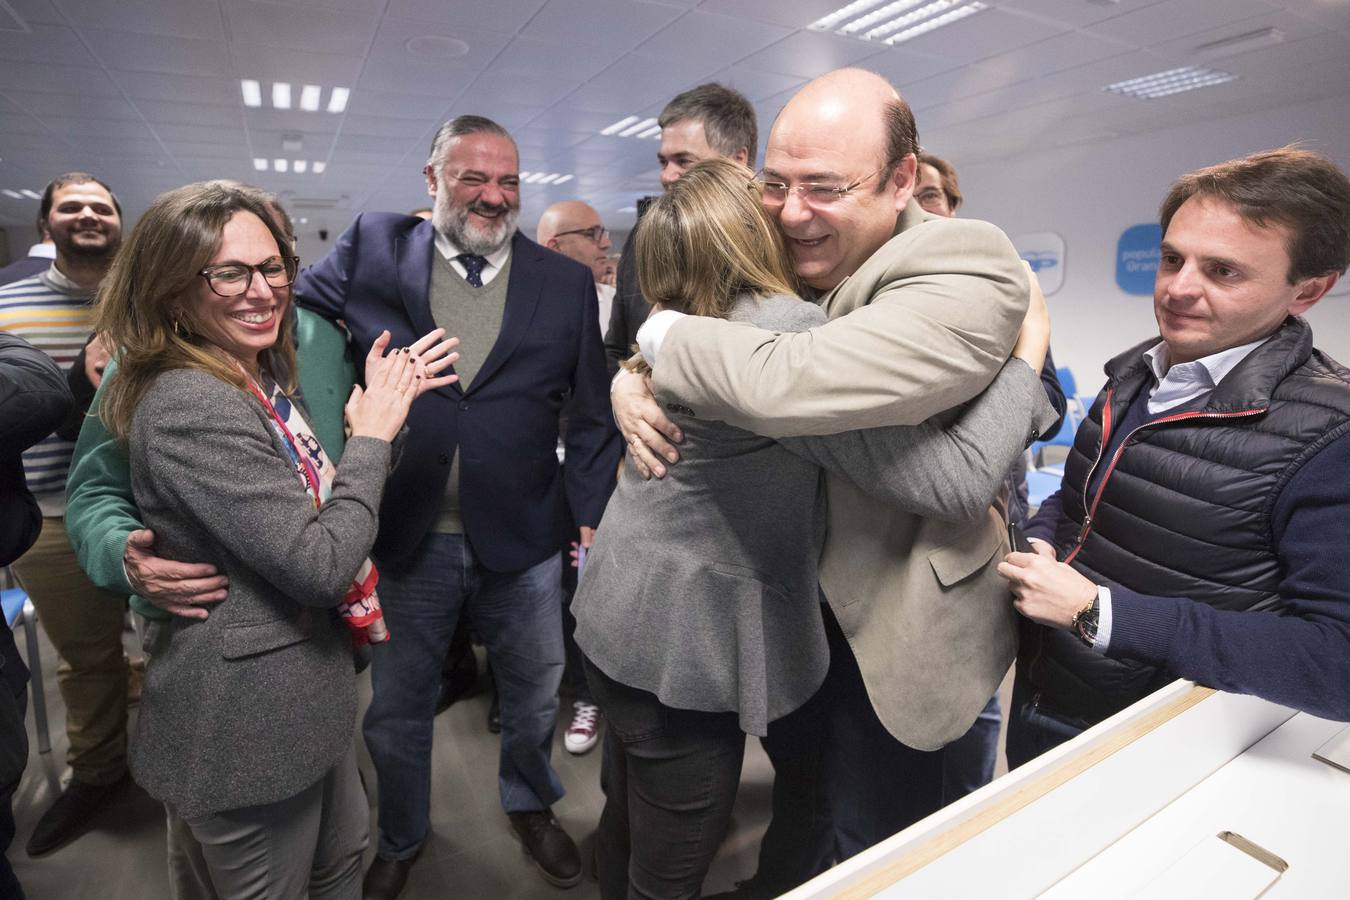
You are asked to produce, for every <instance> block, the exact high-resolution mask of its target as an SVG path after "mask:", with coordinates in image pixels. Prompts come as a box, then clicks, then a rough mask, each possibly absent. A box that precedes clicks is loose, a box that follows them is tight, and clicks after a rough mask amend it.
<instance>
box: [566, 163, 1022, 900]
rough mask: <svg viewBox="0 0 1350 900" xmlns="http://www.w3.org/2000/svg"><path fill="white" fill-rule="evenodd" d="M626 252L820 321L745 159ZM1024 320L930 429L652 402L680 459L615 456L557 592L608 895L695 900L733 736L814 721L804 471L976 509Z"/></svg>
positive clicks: (770, 308)
mask: <svg viewBox="0 0 1350 900" xmlns="http://www.w3.org/2000/svg"><path fill="white" fill-rule="evenodd" d="M635 252H636V254H637V269H638V277H639V281H640V283H641V286H642V293H643V295H644V296H645V297H646V298H647V299H648V300H649V301H651V302H653V303H654V304H659V305H661V306H663V307H665V308H670V309H676V310H679V311H681V312H685V313H690V314H694V315H705V316H719V317H722V318H726V319H731V320H736V321H745V322H749V323H752V324H754V325H756V326H757V327H759V328H766V329H772V330H777V331H804V330H807V329H809V328H812V327H814V326H816V325H820V324H824V322H825V314H824V312H823V311H822V310H821V309H820V308H819V307H818V306H816V305H815V304H812V303H807V302H805V301H803V300H801V299H799V298H798V297H797V296H795V294H794V287H795V285H794V281H793V278H792V275H791V274H790V273H791V268H790V266H789V263H788V260H787V255H786V253H785V252H784V247H783V243H782V238H781V237H780V236H779V233H778V230H777V229H776V228H775V227H774V225H773V223H772V222H771V221H770V219H769V217H768V216H767V214H766V213H765V212H764V211H763V209H762V207H761V206H760V201H759V196H758V193H757V187H756V185H755V183H754V182H753V181H752V180H751V176H750V172H749V171H748V170H746V169H744V168H742V167H740V166H738V165H736V164H734V163H732V162H729V161H726V160H710V161H706V162H702V163H699V164H698V165H697V166H695V167H694V168H692V169H690V170H689V172H687V173H686V174H685V175H684V177H682V178H681V179H680V180H679V181H678V182H676V183H674V184H673V185H671V186H670V188H669V190H668V191H667V192H666V193H665V194H664V195H663V196H662V197H661V198H660V199H659V200H657V201H656V202H655V203H654V204H653V205H652V207H651V209H650V210H648V212H647V214H646V215H645V216H644V217H643V219H642V222H641V224H640V226H639V230H638V233H637V235H636V238H635ZM1028 321H1029V324H1028V325H1027V326H1024V333H1023V336H1022V339H1021V340H1020V341H1019V343H1018V347H1017V349H1016V350H1015V352H1014V355H1015V356H1016V357H1018V359H1017V360H1013V361H1010V362H1009V363H1008V364H1007V365H1006V366H1005V367H1004V370H1003V372H1002V373H1001V374H1000V375H999V376H998V378H997V379H996V380H995V381H994V383H993V384H992V385H991V386H990V388H989V389H988V390H987V391H985V393H984V394H983V395H981V397H980V398H979V399H977V400H976V401H975V402H974V403H973V404H972V405H971V406H970V407H969V408H968V409H967V410H965V411H964V413H963V414H962V415H961V417H960V418H959V419H958V420H956V421H955V422H954V423H952V424H951V425H949V426H947V427H945V428H944V427H942V426H941V425H940V424H930V423H924V424H922V425H919V426H915V427H907V428H885V429H870V430H867V431H860V432H850V433H848V434H842V435H831V436H827V437H821V438H800V439H792V440H790V441H782V442H777V441H774V440H771V439H769V438H764V437H760V436H758V435H755V434H751V433H750V432H748V431H743V430H741V429H738V428H735V427H732V426H730V425H727V424H724V423H720V422H711V421H704V420H701V419H698V418H695V417H694V416H693V415H692V414H691V411H690V410H684V409H681V408H679V407H675V406H667V407H666V408H667V410H669V411H670V412H671V414H672V416H673V417H674V418H675V419H676V421H677V422H678V424H679V426H680V428H681V429H682V431H683V432H684V436H685V440H684V443H683V444H682V445H681V448H680V455H681V461H680V464H679V465H677V466H673V467H671V469H670V472H669V474H668V475H667V476H666V477H665V478H664V479H661V480H651V481H644V480H643V479H642V478H641V477H640V475H639V474H638V472H637V470H636V469H635V468H634V467H633V465H632V463H631V461H630V462H627V463H625V465H626V467H627V471H625V472H624V475H623V477H622V478H621V479H620V480H619V485H618V488H617V489H616V491H615V493H614V495H613V497H612V498H611V500H610V503H609V506H608V507H607V508H606V511H605V517H604V519H603V521H602V522H601V523H600V527H599V530H598V531H597V534H596V538H595V544H594V546H593V547H592V548H591V551H590V554H589V558H588V561H587V563H586V566H585V570H584V572H583V574H582V579H581V583H580V586H579V588H578V591H577V597H576V600H575V601H574V611H575V614H576V617H577V622H578V625H577V632H576V637H577V643H578V644H579V645H580V647H581V649H582V650H583V651H584V653H585V654H586V657H587V663H588V665H587V679H588V683H589V684H590V686H591V689H592V691H593V692H594V694H595V697H596V700H597V701H598V703H599V704H600V706H601V707H602V709H603V710H604V712H605V715H606V718H607V719H608V721H609V730H608V734H607V737H606V740H607V741H608V745H609V746H608V748H607V749H608V752H609V755H610V761H611V768H610V772H609V781H608V784H607V788H608V799H607V802H606V805H605V810H604V813H603V816H602V818H601V823H600V831H599V848H598V850H599V869H600V886H601V893H602V895H603V896H604V897H606V898H619V897H624V896H629V897H643V898H647V897H697V896H699V892H700V888H701V885H702V882H703V877H704V875H705V874H706V873H707V870H708V866H709V864H710V863H711V861H712V859H713V856H714V854H715V853H716V851H717V847H718V845H719V843H720V842H721V840H722V837H723V834H724V832H725V830H726V826H727V823H728V821H729V819H730V815H731V808H732V804H733V801H734V800H735V796H736V789H737V786H738V783H739V780H740V772H741V762H742V757H743V754H744V747H745V735H746V734H754V735H758V736H760V737H762V738H764V739H765V746H766V748H768V749H769V750H770V756H771V758H772V759H775V760H777V758H776V757H775V754H774V746H775V741H777V742H778V744H779V745H783V744H789V745H790V744H791V743H792V741H793V733H794V729H801V728H809V727H811V719H810V717H809V716H804V715H803V712H804V711H805V710H806V709H807V708H808V707H809V706H810V703H809V701H810V699H811V697H812V695H813V694H815V693H816V691H817V689H818V688H819V687H820V685H821V683H822V681H823V680H824V678H825V677H826V672H827V669H828V668H829V652H828V648H827V644H826V634H825V626H824V620H823V618H822V614H821V607H820V599H819V596H818V589H817V573H816V567H817V560H818V557H819V555H820V549H821V544H822V540H823V536H824V530H825V496H824V491H823V485H822V483H823V478H822V474H821V473H822V469H821V467H822V466H825V467H828V468H830V469H831V470H834V471H838V472H840V473H841V474H844V475H845V476H846V477H849V478H850V479H852V480H853V481H855V483H857V484H858V485H859V486H860V487H863V488H864V489H866V490H868V491H869V492H873V493H876V494H879V495H880V496H883V497H885V498H886V499H888V500H890V501H891V502H894V503H896V504H898V505H900V506H903V507H905V508H907V509H910V510H913V511H915V512H918V513H920V514H922V515H926V516H932V517H935V518H942V519H962V518H965V517H974V516H977V515H982V514H985V513H986V512H987V510H988V507H989V504H990V502H991V500H992V499H993V497H994V495H995V494H996V492H997V491H998V488H999V485H1000V484H1001V482H1002V478H1003V475H1004V473H1005V472H1006V471H1007V467H1008V466H1009V465H1010V464H1011V462H1012V460H1013V458H1014V457H1015V456H1016V455H1017V454H1018V453H1020V452H1022V438H1023V436H1024V432H1023V431H1021V430H1020V429H1018V428H1010V427H1008V425H1007V423H1008V422H1009V421H1018V420H1019V419H1021V418H1023V417H1024V418H1025V419H1026V420H1028V421H1029V420H1030V419H1031V417H1032V413H1033V411H1038V410H1040V409H1041V407H1042V406H1047V407H1048V404H1046V401H1045V395H1044V392H1043V391H1042V390H1041V388H1040V383H1039V379H1038V377H1037V374H1036V372H1037V371H1038V367H1039V365H1040V362H1041V361H1042V360H1043V359H1044V357H1045V347H1046V343H1047V342H1048V340H1049V328H1048V324H1047V323H1044V322H1042V321H1041V320H1039V319H1038V320H1037V324H1035V325H1032V324H1030V323H1031V320H1030V319H1029V320H1028ZM1024 362H1025V363H1026V364H1024ZM630 365H633V366H634V367H637V368H641V365H642V364H641V362H640V360H637V359H636V358H635V360H634V361H633V362H631V363H630ZM821 775H822V777H821V778H819V779H817V781H820V782H823V781H824V778H823V775H824V773H821ZM801 799H802V800H804V801H806V802H804V803H803V808H808V809H809V808H812V807H813V804H812V803H811V802H810V800H811V798H801ZM815 808H819V807H818V806H816V807H815ZM780 812H783V810H779V809H777V808H776V809H775V814H776V815H777V814H778V813H780ZM804 824H806V825H807V826H809V825H810V823H804Z"/></svg>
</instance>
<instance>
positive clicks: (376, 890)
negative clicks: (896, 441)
mask: <svg viewBox="0 0 1350 900" xmlns="http://www.w3.org/2000/svg"><path fill="white" fill-rule="evenodd" d="M415 862H417V857H416V856H412V857H409V858H408V859H382V858H380V857H378V856H377V857H375V861H374V862H372V863H371V864H370V868H369V869H366V877H365V880H363V881H362V882H361V900H394V898H395V897H397V896H398V895H399V894H401V893H403V886H404V885H405V884H407V883H408V873H409V872H410V871H412V867H413V863H415Z"/></svg>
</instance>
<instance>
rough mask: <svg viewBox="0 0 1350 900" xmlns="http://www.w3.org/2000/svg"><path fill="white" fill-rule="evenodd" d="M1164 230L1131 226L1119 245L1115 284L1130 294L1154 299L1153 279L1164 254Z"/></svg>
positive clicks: (1155, 227) (1154, 226)
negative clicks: (1162, 247) (1162, 245)
mask: <svg viewBox="0 0 1350 900" xmlns="http://www.w3.org/2000/svg"><path fill="white" fill-rule="evenodd" d="M1161 243H1162V226H1161V225H1158V224H1156V223H1154V224H1149V225H1131V226H1130V227H1129V228H1126V229H1125V230H1124V231H1123V232H1121V235H1120V240H1119V241H1118V242H1117V243H1116V284H1117V285H1119V286H1120V289H1121V290H1122V291H1124V292H1125V293H1127V294H1138V295H1140V296H1147V297H1152V296H1153V276H1154V275H1155V274H1156V273H1157V271H1158V263H1159V261H1161V259H1162V252H1161V251H1160V250H1159V249H1158V245H1159V244H1161Z"/></svg>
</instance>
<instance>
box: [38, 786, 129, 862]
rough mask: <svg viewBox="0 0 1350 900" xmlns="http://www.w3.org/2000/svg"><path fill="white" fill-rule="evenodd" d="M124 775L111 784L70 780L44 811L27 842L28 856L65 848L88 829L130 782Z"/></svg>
mask: <svg viewBox="0 0 1350 900" xmlns="http://www.w3.org/2000/svg"><path fill="white" fill-rule="evenodd" d="M130 780H131V779H130V777H129V776H127V775H123V776H122V777H121V778H119V779H117V780H116V781H114V782H112V783H111V784H89V783H87V782H84V781H76V780H75V779H73V778H72V779H71V781H70V785H69V786H68V787H67V788H66V789H65V790H64V791H62V792H61V796H59V797H57V798H56V802H54V803H53V804H52V805H51V806H49V807H48V808H47V811H46V812H45V813H43V814H42V818H41V819H38V823H37V827H35V828H34V829H33V835H32V837H30V838H29V839H28V847H27V848H26V849H27V850H28V855H29V856H42V855H44V854H47V853H51V852H52V851H53V850H56V849H59V848H61V847H64V846H65V845H66V844H69V843H70V842H71V841H73V840H75V839H76V838H77V837H79V836H80V835H82V834H84V833H85V831H87V830H88V829H89V824H90V821H91V820H92V819H93V817H94V815H95V814H96V813H97V812H98V811H99V810H100V809H102V808H103V807H104V806H106V805H107V804H108V801H109V800H111V799H113V797H115V796H116V795H117V794H118V793H119V792H120V791H121V790H122V788H123V787H125V786H126V785H127V783H128V782H129V781H130Z"/></svg>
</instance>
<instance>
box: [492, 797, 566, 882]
mask: <svg viewBox="0 0 1350 900" xmlns="http://www.w3.org/2000/svg"><path fill="white" fill-rule="evenodd" d="M507 818H509V819H510V820H511V827H512V828H513V829H515V832H516V836H517V837H519V838H520V843H521V846H522V847H524V848H525V853H526V854H527V855H528V856H529V857H530V858H531V859H533V860H534V865H535V868H537V869H538V870H539V874H540V875H543V876H544V880H545V881H547V882H548V883H549V884H551V885H553V886H555V887H572V886H573V885H575V884H577V883H579V882H580V881H581V874H582V873H581V854H580V853H579V852H577V845H576V843H575V842H574V841H573V840H572V838H571V837H569V836H568V834H567V832H565V831H563V830H562V826H561V825H559V824H558V820H557V819H555V818H553V813H551V812H550V811H548V810H546V809H544V810H540V811H538V812H519V813H508V814H507Z"/></svg>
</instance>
